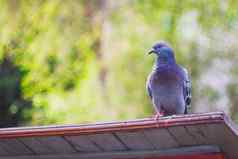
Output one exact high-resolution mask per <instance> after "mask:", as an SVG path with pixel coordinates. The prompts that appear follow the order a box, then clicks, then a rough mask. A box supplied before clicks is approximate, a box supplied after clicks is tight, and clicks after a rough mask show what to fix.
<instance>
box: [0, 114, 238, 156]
mask: <svg viewBox="0 0 238 159" xmlns="http://www.w3.org/2000/svg"><path fill="white" fill-rule="evenodd" d="M237 147H238V133H237V128H236V126H235V125H234V124H233V123H232V122H231V120H230V119H229V118H228V117H227V116H226V115H225V114H224V113H222V112H215V113H204V114H190V115H179V116H172V117H163V118H161V119H159V120H154V119H150V118H148V119H140V120H134V121H122V122H108V123H97V124H88V125H59V126H40V127H23V128H6V129H0V159H2V158H4V159H21V158H22V159H23V158H24V159H32V158H34V159H54V158H55V159H56V158H59V157H60V158H64V159H66V158H67V159H71V158H72V159H73V158H80V159H81V158H95V159H99V158H105V159H107V158H108V159H111V158H135V157H136V158H140V157H145V156H155V157H159V156H160V157H162V156H178V155H196V154H200V155H201V154H204V155H206V154H214V155H215V154H217V155H218V154H220V153H224V155H225V156H226V157H227V158H228V159H235V158H238V151H237Z"/></svg>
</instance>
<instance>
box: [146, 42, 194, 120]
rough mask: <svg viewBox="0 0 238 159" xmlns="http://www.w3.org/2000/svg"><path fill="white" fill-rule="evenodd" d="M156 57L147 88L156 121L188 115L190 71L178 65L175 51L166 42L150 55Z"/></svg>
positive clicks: (155, 47) (158, 45) (151, 51)
mask: <svg viewBox="0 0 238 159" xmlns="http://www.w3.org/2000/svg"><path fill="white" fill-rule="evenodd" d="M152 53H154V54H155V55H156V61H155V64H154V67H153V70H152V72H151V73H150V74H149V76H148V79H147V82H146V88H147V92H148V94H149V96H150V99H151V101H152V104H153V106H154V108H155V110H156V116H155V119H158V118H160V117H161V116H170V115H176V114H187V113H188V107H189V105H190V103H191V97H192V96H191V80H190V76H189V74H188V71H187V70H186V69H185V68H184V67H182V66H180V65H178V64H177V63H176V59H175V56H174V51H173V49H172V48H171V47H170V46H169V44H167V43H165V42H159V43H156V44H155V45H154V46H153V47H152V49H151V50H150V51H149V54H152Z"/></svg>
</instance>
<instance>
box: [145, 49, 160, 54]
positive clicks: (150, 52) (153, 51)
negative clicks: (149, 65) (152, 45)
mask: <svg viewBox="0 0 238 159" xmlns="http://www.w3.org/2000/svg"><path fill="white" fill-rule="evenodd" d="M152 53H156V54H159V52H157V51H155V50H154V49H151V50H150V51H149V52H148V54H149V55H150V54H152Z"/></svg>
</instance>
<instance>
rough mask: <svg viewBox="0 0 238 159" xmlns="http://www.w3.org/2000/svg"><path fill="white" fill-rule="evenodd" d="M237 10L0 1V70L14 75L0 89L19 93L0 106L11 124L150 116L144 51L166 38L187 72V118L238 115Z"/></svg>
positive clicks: (224, 4) (231, 4)
mask: <svg viewBox="0 0 238 159" xmlns="http://www.w3.org/2000/svg"><path fill="white" fill-rule="evenodd" d="M237 3H238V2H237V1H234V0H228V1H218V0H214V1H206V0H201V1H191V0H184V1H177V0H171V1H163V0H134V1H130V0H124V1H113V0H97V1H96V0H90V1H87V0H80V1H75V0H67V1H64V0H54V1H44V0H39V1H24V0H21V1H16V0H10V1H7V0H0V29H1V32H0V60H1V67H2V68H3V67H4V69H5V70H15V71H13V72H14V73H7V74H4V76H1V77H2V78H3V81H6V80H4V79H5V76H6V78H7V79H8V78H9V79H11V80H9V83H4V82H2V84H1V87H2V90H0V91H2V92H5V91H6V92H8V90H11V92H14V91H16V92H20V93H18V95H14V97H15V98H13V97H11V98H10V96H9V99H8V100H6V102H4V103H5V104H4V105H5V106H6V107H7V106H9V107H10V108H11V109H10V108H9V111H10V112H11V111H12V112H18V113H19V114H18V117H17V119H16V121H15V123H17V124H19V122H20V123H22V122H23V123H26V122H27V123H28V124H33V125H35V124H49V123H72V122H81V123H82V122H89V121H90V122H93V121H102V120H117V119H134V118H142V117H148V116H151V115H152V114H153V107H152V106H151V103H150V101H149V99H148V96H147V94H146V91H145V81H146V77H147V75H148V73H149V72H150V71H151V67H152V65H153V58H152V57H148V56H147V55H146V52H147V50H148V49H149V48H150V47H151V46H152V45H153V43H154V42H155V41H157V40H164V41H168V42H170V43H171V45H172V46H173V48H174V49H175V50H176V58H177V60H178V63H180V64H183V65H184V66H186V67H188V68H189V70H190V72H191V76H192V79H193V101H192V111H193V112H204V111H215V110H223V111H226V112H227V113H229V112H231V111H232V112H233V110H234V111H235V112H236V111H237V110H236V109H235V107H236V102H235V101H236V93H237V92H236V91H235V89H234V88H235V86H236V84H234V82H233V81H234V80H236V79H237V77H238V73H237V70H238V69H237V68H238V64H237V62H236V61H237V60H238V56H237V55H236V54H235V52H236V51H237V50H238V48H237V41H238V38H237V37H238V36H237V33H238V31H237V24H238V16H237V15H238V14H237V12H238V11H237V9H236V6H237ZM6 48H7V51H6ZM6 61H7V62H6ZM6 63H9V64H6ZM7 81H8V80H7ZM231 85H232V86H231ZM5 94H7V93H3V95H5ZM12 94H14V93H12ZM4 98H5V97H4ZM10 99H12V100H10ZM15 100H16V101H21V100H22V102H15ZM15 103H24V104H18V105H17V104H15ZM12 105H13V106H12ZM16 105H17V106H16ZM20 105H24V106H20ZM228 106H229V107H228ZM23 107H24V108H23ZM2 108H4V107H2ZM20 108H22V110H20ZM6 111H8V109H7V108H6V110H5V108H4V109H3V112H6ZM231 114H235V113H231ZM5 115H6V116H5V117H4V118H8V117H10V118H12V117H11V114H9V115H7V113H5ZM15 115H16V114H15ZM232 116H233V117H234V118H237V117H235V116H236V115H232ZM5 126H7V125H5Z"/></svg>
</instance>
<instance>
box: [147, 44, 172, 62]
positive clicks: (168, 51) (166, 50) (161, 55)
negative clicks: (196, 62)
mask: <svg viewBox="0 0 238 159" xmlns="http://www.w3.org/2000/svg"><path fill="white" fill-rule="evenodd" d="M152 53H154V54H156V55H157V56H158V61H159V62H160V63H172V62H175V57H174V51H173V49H172V48H171V47H170V46H169V45H168V44H166V43H163V42H159V43H156V44H155V45H154V46H153V47H152V49H151V50H150V51H149V54H152Z"/></svg>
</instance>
